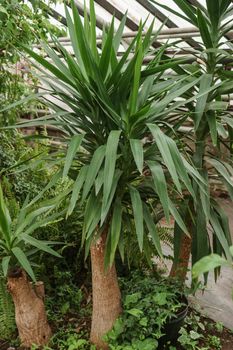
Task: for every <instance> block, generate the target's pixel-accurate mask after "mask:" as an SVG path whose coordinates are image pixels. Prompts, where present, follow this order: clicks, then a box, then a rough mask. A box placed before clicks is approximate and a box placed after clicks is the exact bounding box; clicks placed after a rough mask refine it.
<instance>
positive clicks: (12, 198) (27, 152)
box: [0, 131, 53, 215]
mask: <svg viewBox="0 0 233 350" xmlns="http://www.w3.org/2000/svg"><path fill="white" fill-rule="evenodd" d="M0 136H1V143H0V177H1V186H2V189H3V192H4V195H5V196H6V198H7V200H8V202H9V204H10V205H9V207H12V205H13V206H15V205H16V206H17V202H18V203H19V204H20V205H22V204H23V202H24V200H25V198H26V197H27V195H29V196H30V198H32V197H35V196H36V195H38V194H39V192H40V191H41V190H42V189H43V188H44V187H45V185H46V183H47V182H48V179H49V177H50V176H51V174H50V172H49V171H48V170H47V169H46V167H45V163H43V162H41V161H38V158H39V156H40V157H42V156H46V155H47V153H48V147H47V146H46V145H45V144H44V145H43V144H40V146H38V145H37V144H34V146H33V147H30V146H29V144H28V143H26V142H25V141H24V139H23V136H22V134H20V133H18V132H16V131H1V132H0ZM28 164H30V165H31V166H30V167H27V165H28ZM52 171H53V170H52ZM14 202H15V204H13V203H14ZM12 214H13V215H14V212H13V213H12Z"/></svg>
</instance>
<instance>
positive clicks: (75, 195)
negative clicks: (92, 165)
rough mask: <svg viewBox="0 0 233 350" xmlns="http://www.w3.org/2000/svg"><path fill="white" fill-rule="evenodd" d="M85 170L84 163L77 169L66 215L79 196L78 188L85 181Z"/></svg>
mask: <svg viewBox="0 0 233 350" xmlns="http://www.w3.org/2000/svg"><path fill="white" fill-rule="evenodd" d="M87 171H88V166H85V165H84V166H83V167H82V168H81V170H80V171H79V174H78V176H77V178H76V180H75V183H74V185H73V190H72V195H71V199H70V203H69V207H68V210H67V216H69V215H71V214H72V212H73V210H74V208H75V205H76V203H77V200H78V197H79V193H80V190H81V188H82V186H83V184H84V182H85V179H86V175H87Z"/></svg>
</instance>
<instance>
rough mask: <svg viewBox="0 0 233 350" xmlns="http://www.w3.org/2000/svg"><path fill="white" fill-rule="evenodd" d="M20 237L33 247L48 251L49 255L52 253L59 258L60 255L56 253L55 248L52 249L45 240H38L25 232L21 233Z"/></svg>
mask: <svg viewBox="0 0 233 350" xmlns="http://www.w3.org/2000/svg"><path fill="white" fill-rule="evenodd" d="M21 238H22V239H23V240H24V242H26V243H28V244H30V245H32V246H33V247H36V248H38V249H39V250H43V251H44V252H46V253H49V254H51V255H54V256H56V257H58V258H61V255H60V254H58V253H57V252H56V251H55V250H53V249H52V248H50V247H49V246H48V245H47V244H46V243H45V242H43V241H40V240H38V239H36V238H34V237H31V236H29V235H27V234H25V233H23V234H22V235H21Z"/></svg>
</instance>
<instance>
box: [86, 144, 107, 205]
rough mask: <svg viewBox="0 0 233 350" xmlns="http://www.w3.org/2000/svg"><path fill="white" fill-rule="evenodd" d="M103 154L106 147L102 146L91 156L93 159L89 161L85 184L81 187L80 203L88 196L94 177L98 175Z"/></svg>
mask: <svg viewBox="0 0 233 350" xmlns="http://www.w3.org/2000/svg"><path fill="white" fill-rule="evenodd" d="M105 152H106V146H105V145H102V146H100V147H98V148H97V150H96V151H95V152H94V154H93V157H92V159H91V162H90V165H89V167H88V171H87V174H86V179H85V184H84V187H83V194H82V202H83V201H84V200H85V198H86V197H87V195H88V192H89V191H90V189H91V187H92V186H93V184H94V181H95V178H96V175H97V174H98V172H99V169H100V167H101V165H102V163H103V160H104V157H105Z"/></svg>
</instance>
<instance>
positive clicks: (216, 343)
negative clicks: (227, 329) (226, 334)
mask: <svg viewBox="0 0 233 350" xmlns="http://www.w3.org/2000/svg"><path fill="white" fill-rule="evenodd" d="M208 343H209V345H210V348H211V349H215V350H221V349H222V346H221V340H220V338H219V337H217V336H216V335H210V336H209V337H208Z"/></svg>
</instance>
